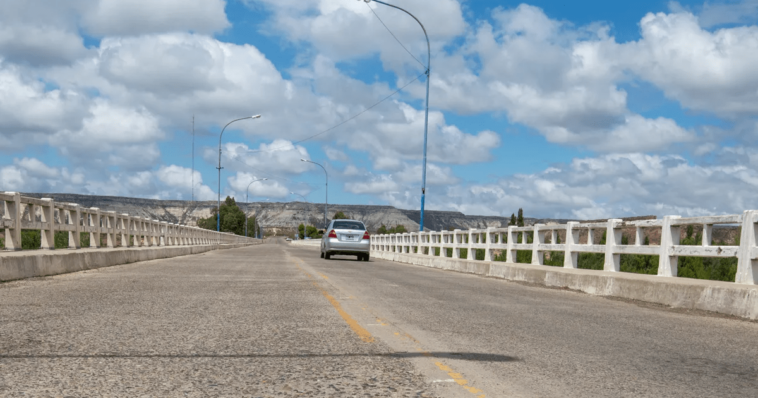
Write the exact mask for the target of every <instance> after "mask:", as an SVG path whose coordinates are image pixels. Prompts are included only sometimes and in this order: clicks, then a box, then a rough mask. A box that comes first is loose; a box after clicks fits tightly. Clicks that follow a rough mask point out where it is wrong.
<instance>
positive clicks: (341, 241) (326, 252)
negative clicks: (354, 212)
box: [321, 220, 371, 261]
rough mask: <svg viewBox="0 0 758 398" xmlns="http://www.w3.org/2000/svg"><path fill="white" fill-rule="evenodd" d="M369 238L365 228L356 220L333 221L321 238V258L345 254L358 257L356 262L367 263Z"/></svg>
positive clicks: (369, 246) (369, 248) (369, 245)
mask: <svg viewBox="0 0 758 398" xmlns="http://www.w3.org/2000/svg"><path fill="white" fill-rule="evenodd" d="M370 251H371V237H370V236H369V234H368V231H367V230H366V226H365V225H363V223H362V222H360V221H357V220H334V221H332V222H330V223H329V226H328V227H327V228H326V230H325V231H324V236H323V237H322V238H321V258H325V259H327V260H328V259H329V258H330V257H331V256H333V255H341V254H345V255H348V256H358V261H360V260H363V261H368V260H369V252H370Z"/></svg>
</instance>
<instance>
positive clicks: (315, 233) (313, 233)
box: [305, 225, 321, 239]
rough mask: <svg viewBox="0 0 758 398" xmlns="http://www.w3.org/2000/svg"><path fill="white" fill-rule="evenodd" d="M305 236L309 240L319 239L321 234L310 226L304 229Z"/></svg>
mask: <svg viewBox="0 0 758 398" xmlns="http://www.w3.org/2000/svg"><path fill="white" fill-rule="evenodd" d="M305 233H306V236H308V237H309V238H311V239H321V234H319V233H318V229H317V228H316V227H314V226H312V225H309V226H307V227H305Z"/></svg>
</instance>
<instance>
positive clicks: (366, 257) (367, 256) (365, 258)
mask: <svg viewBox="0 0 758 398" xmlns="http://www.w3.org/2000/svg"><path fill="white" fill-rule="evenodd" d="M370 257H371V255H370V254H364V255H363V261H368V260H369V258H370Z"/></svg>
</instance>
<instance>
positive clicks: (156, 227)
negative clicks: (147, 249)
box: [150, 220, 161, 246]
mask: <svg viewBox="0 0 758 398" xmlns="http://www.w3.org/2000/svg"><path fill="white" fill-rule="evenodd" d="M150 225H151V228H152V230H151V231H150V232H151V234H152V238H151V240H152V242H153V246H160V244H161V222H160V221H158V220H152V221H151V222H150Z"/></svg>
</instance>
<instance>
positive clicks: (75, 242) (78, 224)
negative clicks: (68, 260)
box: [68, 204, 82, 249]
mask: <svg viewBox="0 0 758 398" xmlns="http://www.w3.org/2000/svg"><path fill="white" fill-rule="evenodd" d="M74 206H75V207H76V210H74V214H73V215H71V223H72V224H74V232H70V231H69V233H68V247H69V249H81V248H82V208H81V206H79V205H78V204H74Z"/></svg>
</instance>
